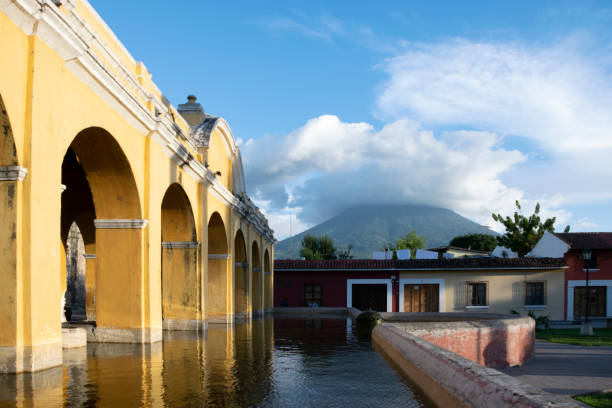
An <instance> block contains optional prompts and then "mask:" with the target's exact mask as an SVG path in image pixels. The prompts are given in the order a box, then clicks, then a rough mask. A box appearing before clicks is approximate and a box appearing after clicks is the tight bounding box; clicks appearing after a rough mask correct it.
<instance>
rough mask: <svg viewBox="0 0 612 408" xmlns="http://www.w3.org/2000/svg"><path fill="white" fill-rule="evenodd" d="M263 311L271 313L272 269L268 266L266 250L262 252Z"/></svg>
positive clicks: (272, 297)
mask: <svg viewBox="0 0 612 408" xmlns="http://www.w3.org/2000/svg"><path fill="white" fill-rule="evenodd" d="M263 270H264V309H265V311H266V312H271V311H272V306H273V303H272V302H273V301H274V293H273V291H272V289H273V287H272V269H271V265H270V253H269V252H268V250H267V249H266V251H265V252H264V269H263Z"/></svg>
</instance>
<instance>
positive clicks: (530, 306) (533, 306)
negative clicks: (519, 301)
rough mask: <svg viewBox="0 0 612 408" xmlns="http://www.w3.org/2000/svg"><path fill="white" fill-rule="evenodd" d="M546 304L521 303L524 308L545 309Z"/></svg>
mask: <svg viewBox="0 0 612 408" xmlns="http://www.w3.org/2000/svg"><path fill="white" fill-rule="evenodd" d="M546 307H547V305H523V309H525V310H546Z"/></svg>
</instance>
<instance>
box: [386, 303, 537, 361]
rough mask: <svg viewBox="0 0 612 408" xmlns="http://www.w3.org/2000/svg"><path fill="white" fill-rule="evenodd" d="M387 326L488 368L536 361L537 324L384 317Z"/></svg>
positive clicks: (484, 317) (465, 317) (507, 319)
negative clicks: (534, 356) (534, 359)
mask: <svg viewBox="0 0 612 408" xmlns="http://www.w3.org/2000/svg"><path fill="white" fill-rule="evenodd" d="M381 315H382V317H383V319H385V324H386V325H390V326H394V327H397V328H399V329H401V330H402V331H403V332H404V333H409V334H410V335H413V336H417V337H420V338H422V339H424V340H427V341H429V342H430V343H432V344H435V345H437V346H440V347H442V348H444V349H446V350H449V351H452V352H453V353H456V354H458V355H460V356H462V357H464V358H467V359H469V360H472V361H474V362H476V363H479V364H481V365H483V366H486V367H494V368H500V367H507V366H516V365H522V364H524V363H526V362H528V361H529V360H531V359H532V358H533V353H534V350H535V321H534V320H533V319H531V318H530V317H511V316H501V315H494V314H485V313H477V314H474V313H405V314H404V313H382V314H381Z"/></svg>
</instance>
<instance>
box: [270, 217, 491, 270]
mask: <svg viewBox="0 0 612 408" xmlns="http://www.w3.org/2000/svg"><path fill="white" fill-rule="evenodd" d="M412 230H416V231H417V233H418V234H419V235H422V236H424V237H425V238H427V242H426V248H431V247H436V246H442V245H448V243H449V242H450V240H451V239H453V238H454V237H455V236H457V235H462V234H471V233H484V234H492V235H495V232H493V231H491V230H489V229H488V228H486V227H483V226H481V225H479V224H477V223H475V222H474V221H471V220H469V219H467V218H465V217H462V216H460V215H459V214H457V213H455V212H453V211H451V210H446V209H443V208H436V207H428V206H420V205H393V206H368V207H357V208H352V209H349V210H346V211H344V212H342V213H340V214H338V215H336V216H335V217H333V218H331V219H329V220H327V221H325V222H322V223H321V224H319V225H316V226H314V227H312V228H310V229H309V230H307V231H304V232H302V233H300V234H297V235H294V236H293V237H290V238H286V239H284V240H282V241H280V242H279V243H278V244H276V247H275V257H276V259H291V258H298V257H299V252H300V248H301V242H302V238H303V236H304V235H305V234H313V235H322V234H327V235H329V236H330V237H331V238H333V240H334V243H335V244H336V247H342V248H346V247H347V246H348V245H349V244H352V245H353V252H352V254H353V256H354V258H371V257H372V252H374V251H379V250H381V249H382V248H383V247H384V246H385V245H387V244H389V243H394V242H395V240H396V239H397V238H400V237H402V236H404V235H406V234H407V233H409V232H410V231H412Z"/></svg>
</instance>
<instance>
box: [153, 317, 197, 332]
mask: <svg viewBox="0 0 612 408" xmlns="http://www.w3.org/2000/svg"><path fill="white" fill-rule="evenodd" d="M162 327H163V329H164V330H184V331H198V330H205V329H206V322H204V321H202V320H189V319H164V321H163V322H162Z"/></svg>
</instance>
